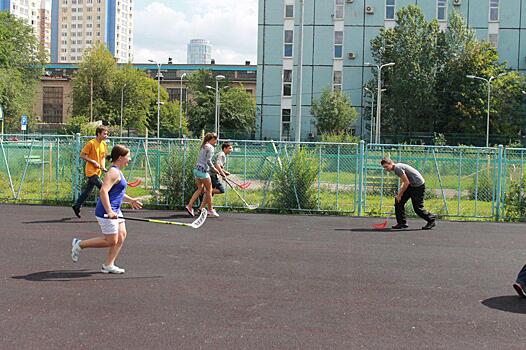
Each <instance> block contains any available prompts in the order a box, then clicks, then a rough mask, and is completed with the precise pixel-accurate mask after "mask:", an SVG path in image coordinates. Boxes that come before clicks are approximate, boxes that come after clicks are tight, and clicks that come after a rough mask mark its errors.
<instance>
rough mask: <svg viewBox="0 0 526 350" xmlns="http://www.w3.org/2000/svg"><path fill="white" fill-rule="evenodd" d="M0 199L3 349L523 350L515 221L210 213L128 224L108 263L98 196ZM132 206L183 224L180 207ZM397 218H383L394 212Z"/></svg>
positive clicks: (521, 246) (523, 244) (522, 257)
mask: <svg viewBox="0 0 526 350" xmlns="http://www.w3.org/2000/svg"><path fill="white" fill-rule="evenodd" d="M82 214H83V216H82V218H81V219H78V218H75V217H73V212H72V210H71V208H65V207H47V206H29V205H0V246H1V252H2V253H1V254H0V276H1V278H2V285H1V288H0V312H1V315H2V317H1V318H0V349H3V350H4V349H73V348H75V349H101V348H105V349H426V348H428V349H481V348H482V349H524V337H525V332H526V322H524V320H525V318H526V315H525V314H526V300H523V299H519V298H518V297H517V296H516V295H515V293H514V291H513V289H512V288H511V284H512V283H513V281H514V279H515V277H516V274H517V273H518V271H519V270H520V268H521V267H522V266H523V265H524V264H525V263H526V251H525V248H526V233H525V228H526V227H525V225H524V224H513V223H492V222H448V221H438V224H437V227H436V229H434V230H432V231H422V230H420V227H421V226H423V224H424V222H423V221H421V220H416V219H415V220H410V221H409V224H410V229H409V230H404V231H389V230H387V231H375V230H373V229H372V224H374V223H381V222H382V221H383V219H381V218H355V217H342V216H308V215H301V216H300V215H293V216H290V215H273V214H258V213H221V212H220V215H221V216H220V218H218V219H208V220H207V221H206V223H205V224H204V226H203V227H202V228H200V229H192V228H185V227H178V226H173V225H160V224H153V223H144V222H132V221H128V222H127V229H128V239H127V240H126V242H125V245H124V248H123V250H122V252H121V255H120V258H119V259H118V261H117V264H118V265H119V266H122V267H124V268H126V274H124V275H118V276H117V275H104V274H102V273H100V272H99V270H100V267H101V264H102V261H103V258H104V254H105V250H103V249H93V250H83V251H82V252H81V255H80V261H79V262H78V263H73V262H72V261H71V259H70V255H69V252H70V247H71V240H72V238H73V237H79V238H81V239H84V238H90V237H93V236H95V235H97V234H100V231H99V227H98V224H97V222H96V220H95V217H94V216H93V215H94V213H93V208H83V212H82ZM133 215H134V216H139V217H146V218H157V219H164V220H179V221H186V222H189V221H191V220H190V218H188V217H187V216H186V215H185V214H184V213H183V212H171V211H152V210H142V211H137V212H134V213H133ZM391 223H392V220H391Z"/></svg>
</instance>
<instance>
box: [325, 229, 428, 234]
mask: <svg viewBox="0 0 526 350" xmlns="http://www.w3.org/2000/svg"><path fill="white" fill-rule="evenodd" d="M334 231H351V232H379V233H381V232H408V231H422V229H420V228H409V229H403V230H393V229H390V228H387V229H383V230H377V229H375V228H335V229H334Z"/></svg>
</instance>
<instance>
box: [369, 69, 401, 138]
mask: <svg viewBox="0 0 526 350" xmlns="http://www.w3.org/2000/svg"><path fill="white" fill-rule="evenodd" d="M365 65H366V66H375V67H376V68H377V69H378V87H377V92H376V94H377V96H378V98H377V102H376V130H375V138H374V142H375V143H380V131H381V125H382V119H381V110H382V68H384V67H390V66H394V65H395V63H394V62H389V63H386V64H382V65H378V64H371V63H365Z"/></svg>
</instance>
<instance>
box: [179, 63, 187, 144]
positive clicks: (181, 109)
mask: <svg viewBox="0 0 526 350" xmlns="http://www.w3.org/2000/svg"><path fill="white" fill-rule="evenodd" d="M184 77H186V73H183V74H182V75H181V90H180V94H179V138H181V137H182V135H183V78H184Z"/></svg>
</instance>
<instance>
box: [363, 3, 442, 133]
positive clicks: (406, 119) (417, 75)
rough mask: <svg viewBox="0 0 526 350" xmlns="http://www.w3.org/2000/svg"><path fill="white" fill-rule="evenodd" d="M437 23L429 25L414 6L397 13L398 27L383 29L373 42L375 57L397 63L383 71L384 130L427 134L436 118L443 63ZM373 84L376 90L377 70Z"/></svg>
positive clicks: (372, 87) (370, 85) (376, 59)
mask: <svg viewBox="0 0 526 350" xmlns="http://www.w3.org/2000/svg"><path fill="white" fill-rule="evenodd" d="M439 33H440V30H439V27H438V23H437V21H436V20H434V21H431V22H427V21H426V19H425V17H424V14H423V12H422V10H421V9H420V7H418V6H415V5H410V6H408V7H406V8H402V9H400V10H399V11H398V13H397V20H396V26H395V27H394V28H382V29H381V30H380V34H379V35H378V36H377V37H376V38H374V39H373V40H372V41H371V50H372V55H373V57H374V58H375V61H376V62H380V63H382V64H384V63H388V62H395V63H396V65H395V66H394V67H390V68H386V69H383V70H382V77H383V78H384V80H385V82H384V86H385V87H386V88H387V91H386V92H385V93H383V94H382V108H383V111H382V131H385V132H391V133H397V132H399V131H427V130H429V127H430V125H432V124H433V120H434V119H435V118H436V112H435V111H436V109H437V103H438V102H437V96H436V95H435V93H434V86H435V78H436V76H437V70H438V69H439V67H440V66H441V64H442V62H441V61H442V59H441V57H440V55H439V54H438V50H437V45H438V39H437V38H438V35H439ZM373 71H374V72H373V73H374V74H373V76H374V77H375V78H373V79H372V80H371V81H370V82H369V87H370V88H371V89H376V76H377V75H376V69H374V70H373Z"/></svg>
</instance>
